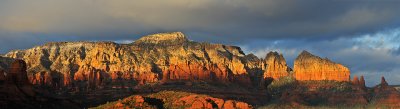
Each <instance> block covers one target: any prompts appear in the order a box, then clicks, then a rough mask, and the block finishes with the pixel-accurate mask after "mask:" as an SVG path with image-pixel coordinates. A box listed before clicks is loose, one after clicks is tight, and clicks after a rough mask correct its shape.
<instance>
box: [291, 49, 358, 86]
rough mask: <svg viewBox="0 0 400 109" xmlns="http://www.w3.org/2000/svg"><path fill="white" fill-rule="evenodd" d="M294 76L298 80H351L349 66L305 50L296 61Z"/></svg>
mask: <svg viewBox="0 0 400 109" xmlns="http://www.w3.org/2000/svg"><path fill="white" fill-rule="evenodd" d="M294 77H295V78H296V80H300V81H304V80H335V81H349V80H350V71H349V69H348V68H347V67H345V66H343V65H341V64H338V63H335V62H332V61H330V60H329V59H327V58H325V59H322V58H320V57H318V56H315V55H313V54H311V53H309V52H307V51H303V52H301V53H300V55H299V56H298V57H297V58H296V60H295V61H294Z"/></svg>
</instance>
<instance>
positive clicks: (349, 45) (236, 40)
mask: <svg viewBox="0 0 400 109" xmlns="http://www.w3.org/2000/svg"><path fill="white" fill-rule="evenodd" d="M399 11H400V1H399V0H1V1H0V46H1V48H0V54H4V53H7V52H8V51H10V50H13V49H25V48H30V47H33V46H35V45H41V44H44V43H46V42H51V41H82V40H84V41H103V40H107V41H117V42H129V41H132V40H135V39H138V38H139V37H140V36H142V35H146V34H151V33H157V32H170V31H182V32H184V33H185V34H187V36H188V37H189V38H190V39H192V40H195V41H207V42H213V43H223V44H229V45H237V46H240V47H242V48H243V49H244V51H245V52H246V53H254V54H256V55H257V56H259V57H264V56H265V54H266V52H268V51H271V50H275V51H279V52H281V53H283V54H284V56H285V57H286V58H287V61H288V63H289V64H290V65H291V66H293V65H292V64H293V62H292V61H293V59H294V58H295V57H296V56H297V55H298V54H299V53H300V52H301V51H302V50H308V51H310V52H312V53H314V54H317V55H319V56H321V57H329V58H330V59H332V60H334V61H336V62H339V63H342V64H344V65H346V66H348V67H349V68H350V69H351V71H352V74H353V75H364V76H365V77H366V80H367V84H368V85H370V86H372V85H375V84H377V83H378V82H379V79H380V76H385V77H386V79H387V80H388V81H389V84H400V47H399V46H400V12H399Z"/></svg>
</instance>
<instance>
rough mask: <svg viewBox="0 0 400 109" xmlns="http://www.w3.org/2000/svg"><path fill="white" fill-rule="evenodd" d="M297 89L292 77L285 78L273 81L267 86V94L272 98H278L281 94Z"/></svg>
mask: <svg viewBox="0 0 400 109" xmlns="http://www.w3.org/2000/svg"><path fill="white" fill-rule="evenodd" d="M296 87H297V81H296V79H295V78H294V77H293V76H286V77H282V78H279V79H278V80H274V81H272V82H271V84H269V85H268V86H267V90H268V93H270V94H271V95H272V96H280V95H282V93H283V92H285V91H289V90H293V89H295V88H296Z"/></svg>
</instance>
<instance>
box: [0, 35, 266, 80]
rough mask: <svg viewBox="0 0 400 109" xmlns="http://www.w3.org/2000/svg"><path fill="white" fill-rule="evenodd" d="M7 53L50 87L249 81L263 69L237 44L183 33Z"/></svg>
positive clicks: (49, 45) (67, 44)
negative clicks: (196, 38) (195, 39)
mask: <svg viewBox="0 0 400 109" xmlns="http://www.w3.org/2000/svg"><path fill="white" fill-rule="evenodd" d="M5 56H7V57H10V58H19V59H23V60H25V61H26V62H27V64H28V72H29V73H28V74H29V80H30V82H31V83H33V84H46V85H49V86H71V85H73V84H75V85H77V84H78V83H77V82H79V81H89V82H86V83H88V84H89V85H88V86H91V85H99V84H104V83H108V82H114V81H128V82H129V81H136V82H137V83H140V84H145V83H157V82H168V81H181V80H190V81H208V82H221V83H239V84H246V85H248V84H251V81H252V80H251V79H250V76H251V75H253V76H254V75H256V73H258V72H260V70H257V69H258V68H259V67H258V65H257V64H255V63H254V62H252V61H250V60H249V59H247V56H246V55H245V54H244V53H243V52H242V50H241V49H240V48H239V47H236V46H228V45H221V44H209V43H199V42H193V41H189V40H188V39H187V38H186V37H185V35H184V34H182V33H181V32H173V33H160V34H154V35H149V36H144V37H143V38H141V39H139V40H137V41H135V42H133V43H131V44H117V43H114V42H56V43H47V44H45V45H43V46H37V47H34V48H31V49H27V50H17V51H12V52H9V53H7V54H6V55H5Z"/></svg>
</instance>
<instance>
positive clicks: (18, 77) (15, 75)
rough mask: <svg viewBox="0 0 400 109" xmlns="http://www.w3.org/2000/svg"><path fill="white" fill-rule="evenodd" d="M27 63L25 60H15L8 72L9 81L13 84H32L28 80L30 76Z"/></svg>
mask: <svg viewBox="0 0 400 109" xmlns="http://www.w3.org/2000/svg"><path fill="white" fill-rule="evenodd" d="M26 68H27V66H26V63H25V61H23V60H16V61H14V62H13V63H12V64H11V66H10V68H9V70H8V72H9V73H7V82H8V83H11V84H16V85H18V86H23V85H27V84H30V82H29V81H28V76H27V72H26Z"/></svg>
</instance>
